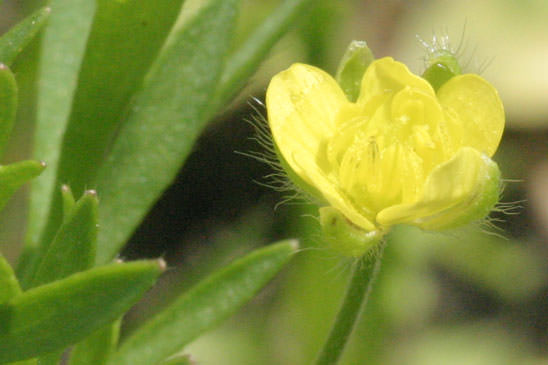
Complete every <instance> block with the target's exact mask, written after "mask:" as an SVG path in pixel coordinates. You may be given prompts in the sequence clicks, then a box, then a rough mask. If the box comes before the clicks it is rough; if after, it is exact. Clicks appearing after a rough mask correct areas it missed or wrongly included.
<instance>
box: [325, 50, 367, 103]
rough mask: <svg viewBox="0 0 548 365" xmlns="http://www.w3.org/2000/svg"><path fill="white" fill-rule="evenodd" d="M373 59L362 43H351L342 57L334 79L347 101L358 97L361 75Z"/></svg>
mask: <svg viewBox="0 0 548 365" xmlns="http://www.w3.org/2000/svg"><path fill="white" fill-rule="evenodd" d="M374 59H375V57H374V56H373V52H371V50H370V49H369V47H367V43H366V42H364V41H352V42H350V45H349V46H348V48H347V49H346V52H345V54H344V55H343V57H342V59H341V62H340V63H339V67H338V69H337V74H336V76H335V79H336V80H337V82H338V83H339V85H340V86H341V89H342V90H343V91H344V93H345V94H346V97H347V98H348V100H349V101H356V100H357V99H358V95H360V89H361V82H362V77H363V74H364V73H365V70H367V67H368V66H369V64H370V63H371V62H373V60H374Z"/></svg>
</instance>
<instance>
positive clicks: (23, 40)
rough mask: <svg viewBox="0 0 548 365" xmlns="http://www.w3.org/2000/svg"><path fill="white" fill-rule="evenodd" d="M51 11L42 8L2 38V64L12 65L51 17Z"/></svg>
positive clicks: (0, 51)
mask: <svg viewBox="0 0 548 365" xmlns="http://www.w3.org/2000/svg"><path fill="white" fill-rule="evenodd" d="M50 12H51V9H50V8H49V7H45V8H41V9H38V10H37V11H35V12H34V13H32V14H31V15H29V16H28V17H26V18H25V19H24V20H23V21H21V22H20V23H18V24H17V25H15V26H14V27H13V28H11V29H10V30H9V31H7V32H6V33H5V34H4V35H2V37H0V62H1V63H4V64H6V65H11V64H12V63H13V61H14V60H15V57H17V55H18V54H19V53H20V52H21V51H22V50H23V49H24V48H25V46H26V45H27V44H28V43H29V42H30V41H31V40H32V39H33V38H34V36H35V35H36V33H38V31H39V30H40V29H41V28H42V26H43V25H44V23H45V22H46V20H47V19H48V17H49V14H50Z"/></svg>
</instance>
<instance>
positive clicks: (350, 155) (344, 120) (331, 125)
mask: <svg viewBox="0 0 548 365" xmlns="http://www.w3.org/2000/svg"><path fill="white" fill-rule="evenodd" d="M266 106H267V113H268V123H269V126H270V129H271V132H272V137H273V140H274V143H275V146H276V149H277V153H278V157H279V159H280V160H281V163H282V166H284V167H286V169H287V170H288V175H289V177H290V178H291V179H292V180H293V181H294V182H295V183H296V184H297V185H298V186H299V187H301V188H302V189H303V190H305V191H306V192H308V193H310V194H311V195H313V196H314V197H316V198H317V199H318V200H319V201H321V204H322V206H323V207H322V208H321V209H320V219H321V223H322V226H323V228H324V232H325V233H326V235H327V236H330V237H331V238H332V239H333V240H334V241H339V243H333V245H334V246H336V245H338V246H337V247H335V248H337V249H339V251H341V252H343V253H344V254H347V255H350V256H361V255H363V254H364V253H365V252H366V251H367V250H368V249H369V248H370V247H371V246H372V245H374V244H375V243H376V242H378V240H379V239H380V238H381V237H382V236H383V235H384V233H386V232H387V231H388V230H389V228H390V227H391V226H393V225H395V224H400V223H404V224H410V225H415V226H418V227H421V228H423V229H428V230H442V229H447V228H453V227H457V226H459V225H463V224H466V223H469V222H471V221H474V220H478V219H482V218H483V217H485V216H486V215H487V214H488V213H489V211H490V210H491V209H492V208H493V206H494V205H495V204H496V202H497V201H498V198H499V190H500V172H499V169H498V166H497V164H496V163H495V162H494V161H493V160H491V158H490V157H491V156H492V155H493V154H494V153H495V151H496V149H497V146H498V144H499V141H500V139H501V136H502V132H503V128H504V110H503V106H502V103H501V101H500V99H499V96H498V93H497V91H496V90H495V89H494V88H493V87H492V86H491V85H490V84H489V83H488V82H487V81H486V80H484V79H483V78H481V77H480V76H478V75H475V74H464V75H458V76H455V77H452V78H450V79H449V80H448V81H447V82H445V83H444V84H443V85H441V87H440V88H439V89H438V90H437V92H436V91H434V89H433V88H432V86H431V84H430V83H429V82H428V81H426V80H425V79H423V78H421V77H419V76H416V75H414V74H412V73H411V72H410V71H409V70H408V68H407V67H406V66H405V65H404V64H402V63H400V62H397V61H394V60H393V59H392V58H389V57H387V58H382V59H378V60H375V61H373V62H372V63H371V64H370V65H369V67H368V68H367V70H366V72H365V74H364V75H363V78H362V80H361V89H360V92H359V96H358V98H357V100H356V102H351V101H349V100H348V99H347V97H346V96H345V94H344V92H343V90H342V89H341V87H340V86H339V84H338V83H337V82H336V81H335V79H333V78H332V77H331V76H330V75H329V74H327V73H326V72H324V71H322V70H320V69H318V68H316V67H313V66H309V65H304V64H294V65H292V66H291V67H290V68H289V69H287V70H285V71H283V72H280V73H279V74H277V75H276V76H274V78H273V79H272V81H271V82H270V85H269V86H268V90H267V95H266Z"/></svg>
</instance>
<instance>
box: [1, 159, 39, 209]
mask: <svg viewBox="0 0 548 365" xmlns="http://www.w3.org/2000/svg"><path fill="white" fill-rule="evenodd" d="M45 167H46V164H45V163H43V162H40V161H21V162H15V163H12V164H10V165H5V166H0V209H2V208H3V207H4V205H5V204H6V202H7V201H8V199H9V198H10V197H11V196H12V195H13V193H15V191H16V190H17V189H19V187H20V186H21V185H23V184H24V183H26V182H27V181H29V180H30V179H32V178H33V177H36V176H38V175H40V173H41V172H42V171H43V170H44V168H45Z"/></svg>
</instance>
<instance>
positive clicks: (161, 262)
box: [156, 258, 167, 272]
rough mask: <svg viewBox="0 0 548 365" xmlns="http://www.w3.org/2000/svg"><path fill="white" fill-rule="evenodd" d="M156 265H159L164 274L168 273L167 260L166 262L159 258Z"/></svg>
mask: <svg viewBox="0 0 548 365" xmlns="http://www.w3.org/2000/svg"><path fill="white" fill-rule="evenodd" d="M156 263H157V264H158V267H159V268H160V270H161V271H162V272H164V271H166V269H167V263H166V260H164V259H163V258H159V259H157V260H156Z"/></svg>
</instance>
